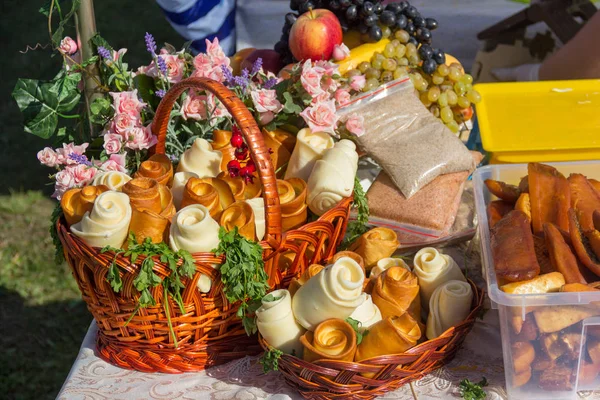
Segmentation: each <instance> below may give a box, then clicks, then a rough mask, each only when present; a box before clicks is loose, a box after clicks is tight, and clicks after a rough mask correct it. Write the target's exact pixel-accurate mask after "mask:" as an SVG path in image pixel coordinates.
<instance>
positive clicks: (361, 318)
mask: <svg viewBox="0 0 600 400" xmlns="http://www.w3.org/2000/svg"><path fill="white" fill-rule="evenodd" d="M350 318H352V319H355V320H357V321H358V322H360V325H359V327H358V330H359V331H360V332H364V331H365V330H366V329H368V328H369V327H370V326H371V325H374V324H375V323H377V322H379V321H381V311H379V308H378V307H377V306H376V305H375V303H373V299H372V298H371V295H369V294H368V295H367V299H366V300H365V302H364V303H362V304H361V305H360V306H358V308H357V309H356V310H354V312H353V313H352V315H350Z"/></svg>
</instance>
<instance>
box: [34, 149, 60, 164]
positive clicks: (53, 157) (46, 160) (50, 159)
mask: <svg viewBox="0 0 600 400" xmlns="http://www.w3.org/2000/svg"><path fill="white" fill-rule="evenodd" d="M37 159H38V160H39V161H40V163H42V164H44V165H45V166H47V167H50V168H54V167H56V166H58V165H60V164H61V162H60V160H59V158H58V154H57V153H56V152H55V151H54V150H52V149H51V148H50V147H45V148H44V150H40V151H38V153H37Z"/></svg>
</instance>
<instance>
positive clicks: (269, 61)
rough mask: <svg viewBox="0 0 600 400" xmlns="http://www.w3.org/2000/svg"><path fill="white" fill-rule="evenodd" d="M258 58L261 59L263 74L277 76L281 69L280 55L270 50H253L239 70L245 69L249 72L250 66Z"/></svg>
mask: <svg viewBox="0 0 600 400" xmlns="http://www.w3.org/2000/svg"><path fill="white" fill-rule="evenodd" d="M259 57H260V58H262V67H263V70H264V71H265V72H272V73H274V74H277V73H278V72H279V70H280V69H281V67H283V63H282V62H281V55H280V54H279V53H278V52H276V51H275V50H270V49H260V50H254V51H253V52H252V53H250V54H249V55H248V57H246V58H245V59H244V61H242V65H241V66H240V68H241V69H244V68H247V69H248V71H251V70H252V64H254V61H256V59H257V58H259Z"/></svg>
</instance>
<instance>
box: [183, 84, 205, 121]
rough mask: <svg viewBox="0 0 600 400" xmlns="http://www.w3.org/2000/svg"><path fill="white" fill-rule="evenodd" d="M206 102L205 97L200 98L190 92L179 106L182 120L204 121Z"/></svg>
mask: <svg viewBox="0 0 600 400" xmlns="http://www.w3.org/2000/svg"><path fill="white" fill-rule="evenodd" d="M207 100H208V99H207V97H206V96H205V95H202V96H200V95H198V94H197V93H196V92H195V91H190V92H189V93H188V95H187V96H186V98H185V100H183V104H182V105H181V109H182V113H183V115H182V116H183V119H185V120H187V119H195V120H198V121H200V120H204V119H206V118H207V117H208V112H207V109H206V106H207V104H206V103H207Z"/></svg>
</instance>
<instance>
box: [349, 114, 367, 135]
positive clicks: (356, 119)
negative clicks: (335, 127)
mask: <svg viewBox="0 0 600 400" xmlns="http://www.w3.org/2000/svg"><path fill="white" fill-rule="evenodd" d="M364 122H365V119H364V118H363V116H362V115H358V114H357V113H353V114H352V115H350V117H349V118H348V120H347V121H346V129H348V132H350V133H352V134H354V135H356V136H362V135H363V134H364V133H365V127H364Z"/></svg>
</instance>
